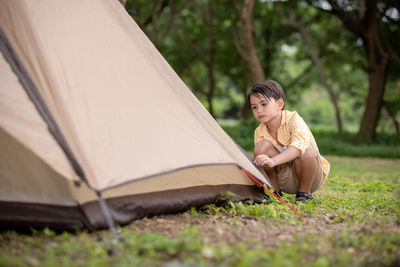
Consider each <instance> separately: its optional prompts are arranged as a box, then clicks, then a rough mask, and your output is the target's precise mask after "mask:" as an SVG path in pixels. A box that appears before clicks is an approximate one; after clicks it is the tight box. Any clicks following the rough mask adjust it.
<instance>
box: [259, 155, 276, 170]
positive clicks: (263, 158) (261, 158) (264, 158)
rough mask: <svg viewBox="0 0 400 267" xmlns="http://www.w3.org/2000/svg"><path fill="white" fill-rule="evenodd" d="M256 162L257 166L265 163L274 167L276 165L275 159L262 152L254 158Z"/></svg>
mask: <svg viewBox="0 0 400 267" xmlns="http://www.w3.org/2000/svg"><path fill="white" fill-rule="evenodd" d="M254 164H256V165H257V166H260V167H262V166H264V165H268V167H270V168H273V167H275V166H276V162H275V160H273V159H272V158H270V157H268V156H267V155H265V154H261V155H258V156H257V157H256V158H255V159H254Z"/></svg>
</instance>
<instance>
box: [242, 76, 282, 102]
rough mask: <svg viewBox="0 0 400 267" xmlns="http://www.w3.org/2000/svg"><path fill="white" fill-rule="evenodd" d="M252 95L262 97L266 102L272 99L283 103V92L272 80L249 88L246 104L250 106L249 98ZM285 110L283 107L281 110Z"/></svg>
mask: <svg viewBox="0 0 400 267" xmlns="http://www.w3.org/2000/svg"><path fill="white" fill-rule="evenodd" d="M252 95H256V96H260V95H261V96H263V97H265V98H267V99H268V100H269V99H271V98H273V99H275V100H278V99H281V98H282V100H283V101H284V102H285V93H284V92H283V89H282V86H280V84H279V83H277V82H275V81H273V80H266V81H262V82H259V83H256V84H255V85H253V87H251V89H250V91H249V93H248V94H247V102H248V103H249V104H250V97H251V96H252ZM282 109H285V105H283V108H282Z"/></svg>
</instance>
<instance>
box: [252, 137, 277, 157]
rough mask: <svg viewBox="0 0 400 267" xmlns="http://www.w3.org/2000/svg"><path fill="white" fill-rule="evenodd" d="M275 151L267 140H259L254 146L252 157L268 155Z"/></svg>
mask: <svg viewBox="0 0 400 267" xmlns="http://www.w3.org/2000/svg"><path fill="white" fill-rule="evenodd" d="M272 149H275V147H274V145H273V144H272V143H271V142H270V141H268V140H265V139H264V140H261V141H259V142H258V143H257V144H256V145H255V146H254V156H255V157H256V156H258V155H261V154H266V155H270V154H271V150H272Z"/></svg>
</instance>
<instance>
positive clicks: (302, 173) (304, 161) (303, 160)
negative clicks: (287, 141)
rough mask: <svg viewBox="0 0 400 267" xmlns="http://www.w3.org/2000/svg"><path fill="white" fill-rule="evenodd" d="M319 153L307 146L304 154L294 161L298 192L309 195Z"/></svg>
mask: <svg viewBox="0 0 400 267" xmlns="http://www.w3.org/2000/svg"><path fill="white" fill-rule="evenodd" d="M318 155H319V153H318V151H317V150H316V149H315V147H314V146H313V145H311V144H310V145H309V146H308V148H307V149H306V151H305V152H304V154H303V155H302V156H301V157H298V158H296V159H295V160H294V170H295V173H296V176H297V179H298V180H299V189H298V191H299V192H304V193H308V194H310V193H311V192H310V191H311V186H312V185H313V183H314V180H315V177H316V174H317V171H318V167H319V164H318V159H319V157H318Z"/></svg>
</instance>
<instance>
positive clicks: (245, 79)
mask: <svg viewBox="0 0 400 267" xmlns="http://www.w3.org/2000/svg"><path fill="white" fill-rule="evenodd" d="M243 75H244V77H243V84H242V86H241V89H242V95H243V99H244V104H243V106H242V118H243V119H245V120H247V119H248V118H249V111H250V104H249V101H247V87H248V85H249V72H248V71H247V69H244V74H243Z"/></svg>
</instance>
